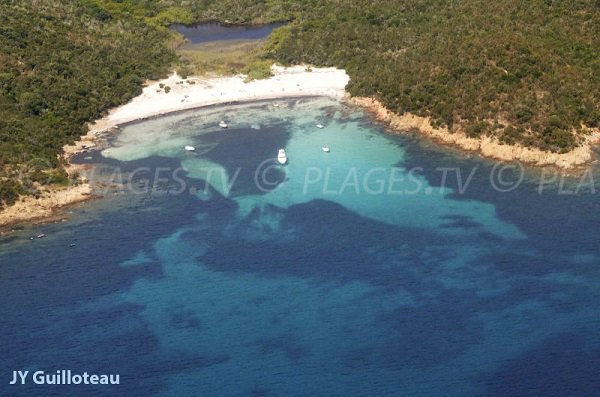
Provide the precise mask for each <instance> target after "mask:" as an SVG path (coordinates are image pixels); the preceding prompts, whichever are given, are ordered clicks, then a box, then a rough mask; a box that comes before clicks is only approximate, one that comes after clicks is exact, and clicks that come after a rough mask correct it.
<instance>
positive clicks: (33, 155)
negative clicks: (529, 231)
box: [0, 0, 600, 205]
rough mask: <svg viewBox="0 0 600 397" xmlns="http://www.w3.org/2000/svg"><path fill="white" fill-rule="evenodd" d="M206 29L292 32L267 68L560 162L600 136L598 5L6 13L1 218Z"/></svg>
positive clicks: (115, 7) (64, 3)
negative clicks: (284, 68)
mask: <svg viewBox="0 0 600 397" xmlns="http://www.w3.org/2000/svg"><path fill="white" fill-rule="evenodd" d="M205 20H220V21H228V22H232V23H247V22H254V23H257V22H269V21H281V20H286V21H290V23H289V24H288V25H287V26H285V27H282V28H280V29H278V30H276V31H275V33H274V34H273V35H272V37H271V39H270V42H269V44H268V45H267V46H266V47H265V50H264V51H265V53H264V54H263V57H264V58H265V59H272V60H276V61H279V62H282V63H286V64H293V63H301V62H306V63H312V64H315V65H319V66H338V67H341V68H345V69H346V70H347V71H348V73H349V74H350V77H351V83H350V85H349V87H348V88H349V90H350V92H351V93H352V94H353V95H361V96H375V97H377V98H378V99H380V100H381V101H382V102H383V103H384V104H385V105H386V106H387V107H388V108H389V109H391V110H393V111H395V112H398V113H403V112H412V113H414V114H416V115H420V116H427V117H430V118H431V120H432V122H433V123H434V124H435V125H445V126H448V127H450V128H451V129H454V130H458V129H460V130H463V131H465V132H466V133H468V134H469V135H471V136H480V135H482V134H492V135H495V136H497V137H498V138H499V139H500V140H502V141H504V142H507V143H521V144H524V145H527V146H534V147H538V148H542V149H545V150H551V151H558V152H560V151H566V150H569V149H571V148H573V147H574V146H576V145H577V144H578V142H579V140H580V138H581V136H582V134H583V133H584V132H585V129H584V128H583V127H584V126H587V127H592V128H597V127H598V126H599V124H600V56H599V55H600V0H570V1H569V0H530V1H520V0H496V1H488V0H462V1H448V0H410V1H397V0H345V1H339V0H324V1H322V0H306V1H292V0H238V1H234V0H221V1H216V0H73V1H69V0H0V112H1V116H2V117H0V205H2V203H10V202H12V201H13V200H14V199H15V198H16V197H17V195H18V194H25V193H28V192H29V193H31V192H32V190H31V187H32V183H33V182H35V181H36V180H40V181H42V180H43V181H47V180H48V175H51V176H52V178H51V179H52V180H53V181H54V182H58V183H60V182H62V183H64V182H65V174H64V171H62V166H61V164H58V160H57V154H58V153H59V151H60V148H61V147H62V146H63V145H64V144H65V143H68V142H71V141H72V140H74V139H75V138H77V137H78V136H79V135H80V134H82V133H83V132H84V131H85V126H84V125H85V122H86V121H90V120H93V119H95V118H97V117H98V116H100V115H101V114H102V112H103V111H105V110H107V109H108V108H110V107H112V106H116V105H119V104H122V103H124V102H126V101H127V100H128V99H130V98H131V97H133V96H135V95H136V94H137V93H139V92H140V90H141V85H142V82H143V81H144V80H146V79H149V78H157V77H160V76H163V75H164V74H165V73H166V71H167V70H168V69H169V67H172V66H173V65H174V64H175V63H176V56H175V54H174V52H173V51H171V50H170V49H169V48H168V43H169V40H170V39H171V38H172V37H171V35H170V33H169V31H168V29H167V26H168V24H169V23H172V22H183V23H191V22H193V21H205ZM24 164H26V165H27V167H26V170H27V175H28V176H29V177H28V178H25V181H26V183H25V184H21V183H19V181H18V178H17V177H16V176H17V175H19V173H20V170H21V169H22V168H23V165H24Z"/></svg>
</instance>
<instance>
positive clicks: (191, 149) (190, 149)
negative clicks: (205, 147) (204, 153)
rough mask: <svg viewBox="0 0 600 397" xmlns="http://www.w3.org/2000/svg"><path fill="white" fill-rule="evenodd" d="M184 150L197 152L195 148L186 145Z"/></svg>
mask: <svg viewBox="0 0 600 397" xmlns="http://www.w3.org/2000/svg"><path fill="white" fill-rule="evenodd" d="M184 149H185V150H187V151H188V152H193V151H194V150H196V148H195V147H193V146H190V145H186V146H185V148H184Z"/></svg>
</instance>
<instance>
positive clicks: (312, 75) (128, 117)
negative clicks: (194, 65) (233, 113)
mask: <svg viewBox="0 0 600 397" xmlns="http://www.w3.org/2000/svg"><path fill="white" fill-rule="evenodd" d="M271 70H272V72H273V77H271V78H269V79H264V80H254V81H250V82H245V77H244V76H241V75H239V76H232V77H214V78H203V77H189V78H187V79H183V78H181V77H180V76H178V75H177V74H176V73H174V74H173V75H171V76H169V77H168V78H167V79H164V80H161V81H157V82H153V83H151V84H149V85H147V86H146V87H145V88H144V91H143V93H142V94H141V95H140V96H138V97H136V98H134V99H133V100H131V101H130V102H129V103H127V104H126V105H123V106H121V107H118V108H116V109H113V110H112V111H110V112H109V114H108V115H107V116H106V117H104V118H102V119H100V120H97V121H96V122H95V123H92V124H91V125H90V131H91V132H92V133H98V132H103V131H106V130H109V129H111V128H114V127H118V126H119V125H121V124H124V123H128V122H132V121H136V120H140V119H145V118H149V117H154V116H160V115H164V114H168V113H172V112H177V111H181V110H186V109H194V108H199V107H203V106H210V105H219V104H227V103H233V102H247V101H254V100H264V99H276V98H286V97H299V96H328V97H333V98H339V99H341V98H343V97H345V95H346V92H345V87H346V84H348V81H349V77H348V75H347V74H346V72H345V71H343V70H340V69H335V68H312V69H307V67H305V66H293V67H288V68H284V67H281V66H276V65H273V66H272V68H271ZM309 70H310V71H309ZM166 87H169V89H170V91H169V92H168V93H167V92H165V88H166Z"/></svg>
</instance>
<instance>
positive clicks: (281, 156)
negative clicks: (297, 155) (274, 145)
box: [277, 149, 287, 164]
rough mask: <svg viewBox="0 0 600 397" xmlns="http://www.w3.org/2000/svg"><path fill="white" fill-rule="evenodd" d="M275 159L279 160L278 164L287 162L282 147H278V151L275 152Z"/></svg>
mask: <svg viewBox="0 0 600 397" xmlns="http://www.w3.org/2000/svg"><path fill="white" fill-rule="evenodd" d="M277 161H279V164H285V163H287V155H286V154H285V150H284V149H279V152H278V153H277Z"/></svg>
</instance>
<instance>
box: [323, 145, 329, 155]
mask: <svg viewBox="0 0 600 397" xmlns="http://www.w3.org/2000/svg"><path fill="white" fill-rule="evenodd" d="M321 149H323V151H324V152H325V153H329V152H330V150H329V146H327V145H325V146H323V147H322V148H321Z"/></svg>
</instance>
